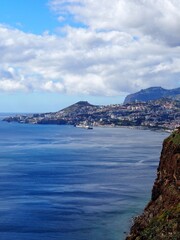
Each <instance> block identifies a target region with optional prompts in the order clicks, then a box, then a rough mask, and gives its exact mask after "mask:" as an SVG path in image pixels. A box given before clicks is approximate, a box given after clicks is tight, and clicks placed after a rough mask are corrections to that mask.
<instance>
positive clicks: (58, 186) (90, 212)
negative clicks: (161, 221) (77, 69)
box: [0, 121, 167, 240]
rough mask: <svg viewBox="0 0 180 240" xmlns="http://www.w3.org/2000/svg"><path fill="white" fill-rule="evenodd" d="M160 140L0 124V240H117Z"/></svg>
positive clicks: (111, 131) (150, 172)
mask: <svg viewBox="0 0 180 240" xmlns="http://www.w3.org/2000/svg"><path fill="white" fill-rule="evenodd" d="M166 136H167V134H166V133H157V132H151V131H145V130H144V131H143V130H134V129H127V128H94V129H93V130H85V129H80V128H75V127H72V126H53V125H26V124H16V123H6V122H2V121H0V216H1V217H0V239H1V240H53V239H56V240H121V239H124V238H125V236H126V234H125V233H124V232H126V231H128V228H129V227H130V225H131V223H132V217H133V216H135V215H137V214H138V213H140V212H141V211H142V210H143V208H144V206H145V205H146V203H147V201H148V200H149V198H150V195H151V188H152V184H153V182H154V179H155V176H156V169H157V166H158V163H159V155H160V151H161V146H162V141H163V139H164V138H165V137H166Z"/></svg>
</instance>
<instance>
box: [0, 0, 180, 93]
mask: <svg viewBox="0 0 180 240" xmlns="http://www.w3.org/2000/svg"><path fill="white" fill-rule="evenodd" d="M49 4H50V5H51V8H52V9H53V10H54V11H56V12H57V13H59V15H58V16H57V17H58V18H59V19H60V20H61V21H65V19H66V17H68V14H69V13H70V14H71V16H74V18H75V19H77V20H78V21H81V22H82V23H83V24H86V25H87V28H82V27H78V28H75V27H72V26H66V27H65V28H64V29H62V31H64V32H65V36H63V37H62V36H58V35H50V34H49V33H48V32H46V33H44V34H43V35H35V34H27V33H24V32H22V31H20V30H17V29H13V28H10V27H7V26H4V25H0V55H1V58H0V90H1V91H17V90H18V91H19V90H21V91H28V90H29V91H36V90H38V91H39V90H40V91H51V92H66V93H69V94H79V93H80V94H89V95H106V96H112V95H119V94H121V93H124V92H134V91H137V90H139V89H141V88H146V87H150V86H157V85H158V86H163V87H166V88H173V87H178V86H179V79H180V67H179V66H180V46H179V43H180V32H179V31H177V29H180V19H179V12H180V11H179V10H180V2H179V1H176V0H171V1H170V0H166V1H165V0H164V1H163V0H159V1H155V0H148V1H145V0H129V1H128V0H126V1H125V0H119V1H118V0H111V1H107V0H106V1H105V0H104V1H103V0H102V1H92V0H79V1H78V0H71V1H70V0H69V1H63V0H53V1H50V3H49Z"/></svg>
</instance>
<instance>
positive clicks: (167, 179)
mask: <svg viewBox="0 0 180 240" xmlns="http://www.w3.org/2000/svg"><path fill="white" fill-rule="evenodd" d="M157 239H158V240H161V239H162V240H178V239H180V127H179V128H178V130H176V131H174V132H173V133H172V134H171V135H170V136H169V137H168V138H167V139H165V140H164V143H163V148H162V152H161V158H160V163H159V167H158V170H157V179H156V180H155V183H154V186H153V189H152V197H151V201H150V202H149V203H148V205H147V206H146V208H145V209H144V212H143V214H142V215H140V216H138V217H136V218H135V220H134V225H133V226H132V228H131V232H130V235H129V236H127V238H126V240H157Z"/></svg>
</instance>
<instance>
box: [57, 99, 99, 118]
mask: <svg viewBox="0 0 180 240" xmlns="http://www.w3.org/2000/svg"><path fill="white" fill-rule="evenodd" d="M93 108H96V106H95V105H92V104H90V103H89V102H87V101H79V102H77V103H75V104H73V105H71V106H69V107H67V108H64V109H62V110H60V111H59V112H58V113H63V114H64V115H67V114H71V113H73V114H75V113H76V114H78V113H80V112H81V111H85V110H88V109H93Z"/></svg>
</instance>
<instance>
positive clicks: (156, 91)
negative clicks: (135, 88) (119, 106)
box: [124, 87, 180, 104]
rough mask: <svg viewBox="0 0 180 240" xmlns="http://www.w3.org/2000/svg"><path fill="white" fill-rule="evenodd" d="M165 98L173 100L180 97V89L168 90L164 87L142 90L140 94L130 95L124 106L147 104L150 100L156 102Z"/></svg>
mask: <svg viewBox="0 0 180 240" xmlns="http://www.w3.org/2000/svg"><path fill="white" fill-rule="evenodd" d="M163 97H172V98H177V97H180V88H175V89H170V90H167V89H164V88H162V87H151V88H147V89H142V90H141V91H139V92H136V93H133V94H130V95H128V96H127V97H126V98H125V100H124V104H126V103H132V102H135V101H138V102H147V101H150V100H156V99H160V98H163Z"/></svg>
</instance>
